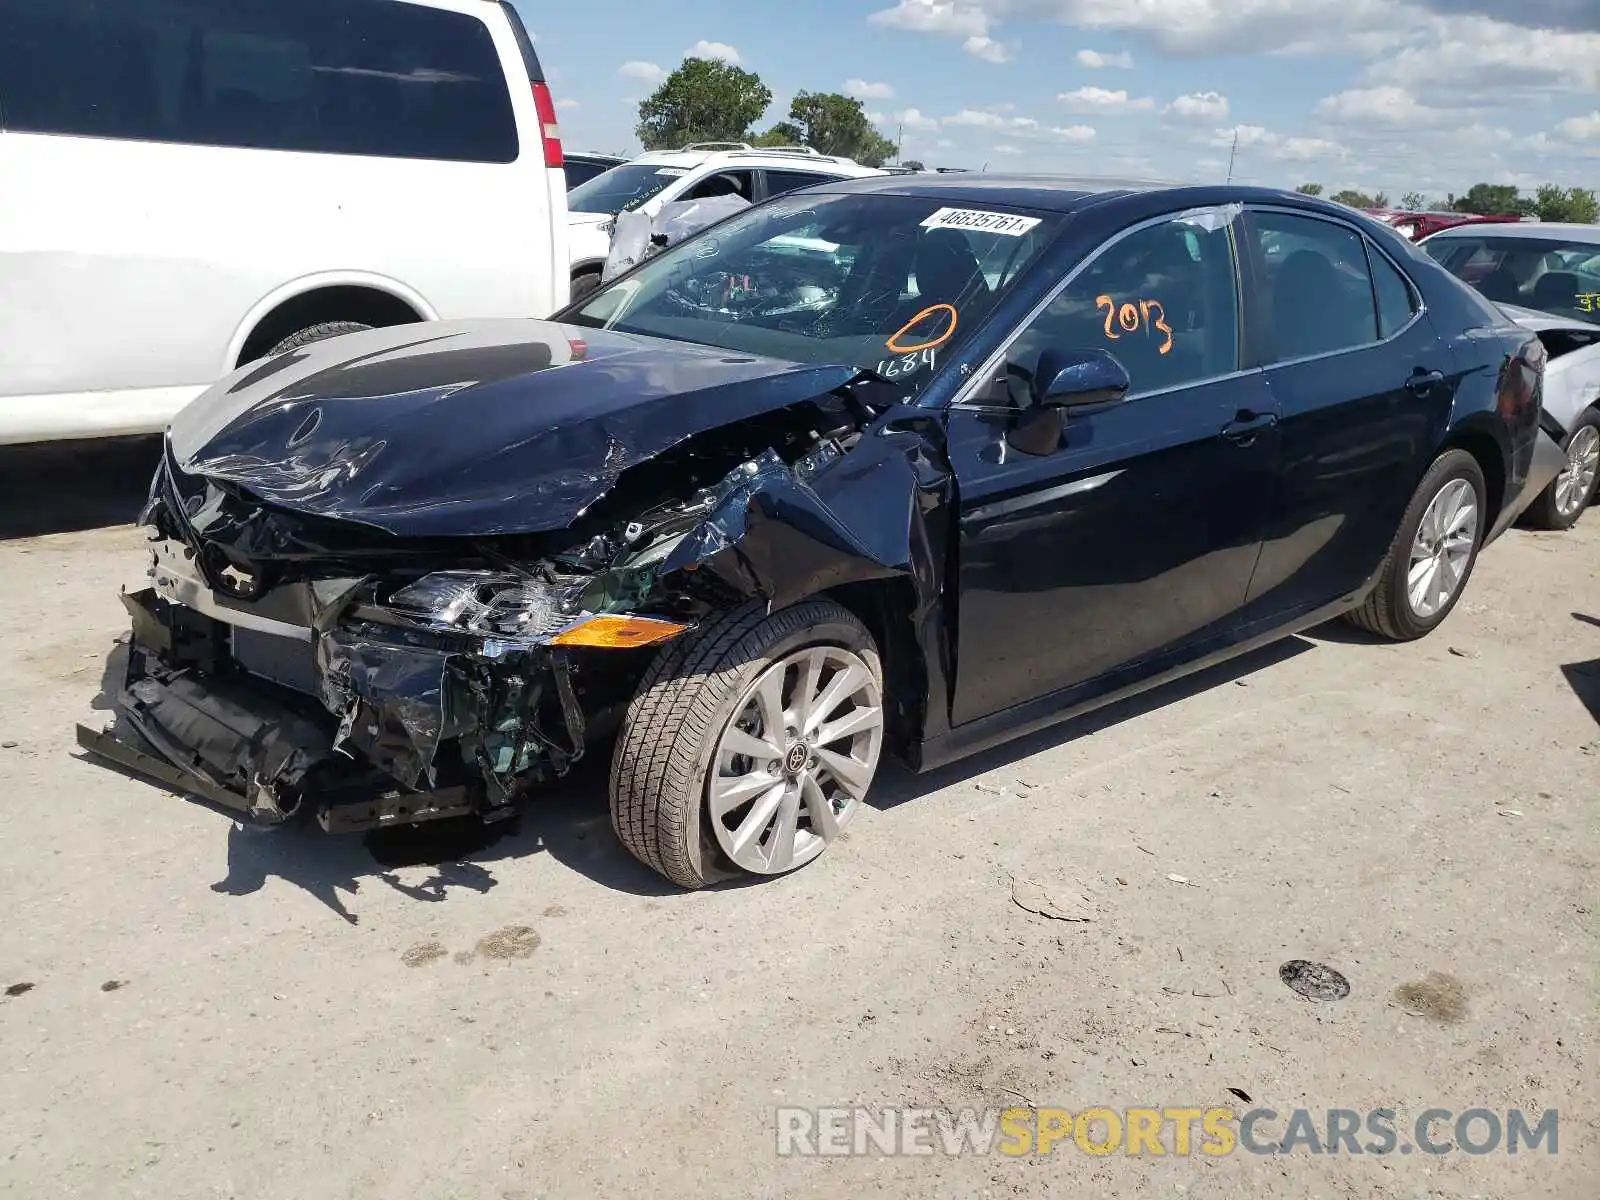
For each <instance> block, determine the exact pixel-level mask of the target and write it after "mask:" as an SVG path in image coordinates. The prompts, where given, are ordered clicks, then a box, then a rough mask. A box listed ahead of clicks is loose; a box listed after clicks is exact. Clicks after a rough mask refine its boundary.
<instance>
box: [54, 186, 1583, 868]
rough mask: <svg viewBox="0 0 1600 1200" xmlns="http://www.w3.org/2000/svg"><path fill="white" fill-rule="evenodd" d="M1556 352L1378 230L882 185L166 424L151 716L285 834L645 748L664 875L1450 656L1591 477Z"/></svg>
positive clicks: (487, 789)
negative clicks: (1013, 770) (1565, 441)
mask: <svg viewBox="0 0 1600 1200" xmlns="http://www.w3.org/2000/svg"><path fill="white" fill-rule="evenodd" d="M1543 369H1544V351H1543V349H1542V347H1541V346H1540V343H1539V342H1538V340H1537V339H1536V338H1534V337H1533V336H1532V335H1529V334H1527V333H1526V332H1525V331H1522V330H1521V329H1519V327H1517V326H1516V325H1514V324H1512V323H1510V322H1509V321H1508V320H1507V319H1506V318H1505V317H1504V316H1502V315H1501V314H1500V313H1499V312H1498V310H1496V309H1494V308H1493V307H1491V306H1489V305H1487V304H1486V303H1484V302H1483V301H1481V300H1479V299H1478V298H1477V296H1476V295H1475V294H1474V293H1472V292H1471V291H1470V290H1469V289H1467V288H1466V287H1464V286H1463V285H1461V284H1460V283H1458V282H1457V281H1456V280H1455V279H1453V278H1452V277H1450V276H1449V275H1448V274H1447V273H1445V272H1444V271H1443V270H1442V269H1441V268H1440V267H1438V266H1437V265H1436V264H1434V263H1433V262H1432V261H1431V260H1429V259H1428V258H1426V257H1423V256H1421V255H1419V254H1418V253H1417V252H1416V251H1415V250H1414V249H1413V248H1412V247H1411V245H1410V244H1409V243H1408V242H1406V241H1405V240H1404V239H1402V238H1400V237H1399V236H1397V235H1395V234H1394V233H1393V232H1391V231H1389V230H1387V229H1386V228H1384V227H1382V226H1379V225H1377V224H1376V223H1374V222H1371V221H1368V220H1366V219H1365V218H1363V217H1361V216H1360V215H1359V214H1357V213H1355V212H1354V211H1352V210H1349V209H1346V208H1343V207H1341V206H1338V205H1334V204H1330V203H1326V202H1323V201H1319V200H1315V199H1312V198H1309V197H1305V196H1300V195H1289V194H1282V193H1277V192H1271V191H1264V190H1253V189H1241V188H1184V189H1149V190H1129V189H1119V190H1109V191H1096V190H1092V189H1087V188H1084V189H1076V188H1072V187H1069V186H1066V185H1064V184H1062V183H1060V182H1055V183H1052V182H1049V181H1043V180H1031V179H1021V178H1017V179H1008V178H1003V177H995V176H985V177H982V178H978V179H975V178H973V177H970V176H965V177H962V176H956V177H937V178H929V177H925V176H915V177H913V176H885V177H880V178H876V179H866V180H859V181H855V182H850V183H840V184H836V185H828V186H827V187H826V189H825V190H821V191H817V190H813V191H807V192H800V193H794V194H791V195H788V196H785V197H782V198H779V199H777V200H774V201H772V202H769V203H767V204H764V205H761V206H759V207H756V208H753V209H749V210H747V211H744V212H741V213H739V214H737V215H736V216H734V217H732V218H729V219H727V220H725V221H723V222H721V223H719V224H717V225H716V226H714V227H712V228H710V229H708V230H706V231H704V232H702V233H700V234H699V235H697V236H695V237H693V238H691V239H689V240H687V241H685V242H683V243H682V244H680V245H678V246H674V247H672V248H671V249H668V250H666V251H665V252H663V253H661V254H660V255H659V256H657V257H655V258H652V259H648V260H647V261H645V262H644V263H643V264H641V265H640V266H638V267H636V268H635V269H634V270H632V271H631V272H629V273H628V274H626V275H623V276H621V277H619V278H617V279H616V280H614V281H613V282H611V283H609V284H608V285H606V286H605V287H603V288H601V289H600V290H599V291H598V292H595V293H593V294H591V295H589V296H587V297H585V298H584V300H583V301H581V302H579V303H578V304H575V305H574V306H573V307H572V308H571V309H569V310H567V311H565V312H563V313H560V314H557V317H556V318H555V319H553V320H551V321H531V320H530V321H484V322H472V323H451V324H424V325H409V326H404V327H400V328H392V329H380V330H373V331H370V332H363V333H357V334H351V335H347V336H344V337H340V338H336V339H333V340H331V341H327V342H324V343H321V344H317V345H312V346H307V347H303V348H301V349H299V350H295V351H292V352H290V353H287V354H284V355H282V356H280V357H277V358H272V359H269V360H266V361H264V362H260V363H257V364H253V365H251V366H248V367H245V368H243V369H241V370H240V371H238V372H237V373H235V374H234V375H232V376H230V377H228V378H226V379H224V380H222V381H221V382H220V383H218V384H217V385H216V386H215V387H213V388H212V389H211V390H210V391H209V392H207V393H206V394H205V395H204V396H202V397H201V398H200V399H199V400H197V401H196V402H195V403H194V404H193V405H192V406H191V407H190V408H188V409H187V410H186V411H185V412H183V413H182V414H181V415H180V417H179V418H178V419H177V420H176V421H175V422H174V424H173V426H172V429H171V430H170V433H169V435H168V438H167V441H166V447H165V459H164V462H163V464H162V466H161V468H160V470H159V472H158V474H157V477H156V479H155V482H154V485H153V488H152V492H151V496H150V501H149V505H148V507H147V509H146V511H145V513H144V516H143V520H144V523H145V524H147V525H148V526H150V527H151V531H152V532H151V538H152V549H153V565H152V569H151V584H150V586H149V588H147V589H145V590H143V591H140V592H137V593H133V594H129V595H127V596H125V602H126V604H127V607H128V609H129V611H130V613H131V614H132V618H133V638H132V645H131V653H130V659H129V667H128V676H127V681H126V685H125V687H124V688H123V690H122V693H121V696H120V703H119V713H120V717H121V720H120V721H119V722H118V724H117V726H116V727H115V728H114V729H113V730H111V731H108V732H106V733H101V732H98V731H94V730H88V729H84V730H81V731H80V738H81V740H82V742H83V744H84V745H86V746H87V747H89V748H91V749H93V750H95V751H97V752H98V753H100V754H102V755H105V756H107V757H110V758H112V759H115V760H117V761H118V762H120V763H122V764H123V765H125V766H128V767H130V768H133V769H135V770H137V771H139V772H142V773H144V774H146V775H148V776H151V777H153V778H156V779H158V780H161V781H163V782H165V783H166V784H168V785H169V786H171V787H174V788H177V789H181V790H184V791H186V792H188V793H190V794H193V795H197V796H200V797H202V798H205V799H208V800H210V801H212V802H214V803H217V804H221V805H224V806H227V807H229V808H232V809H235V810H237V811H239V812H242V813H247V814H249V815H250V816H251V817H252V818H254V819H257V820H260V821H265V822H283V821H287V820H288V819H290V818H291V817H294V816H296V814H304V815H306V816H307V817H314V818H315V819H316V820H318V821H319V822H320V823H321V825H322V826H323V827H324V828H326V829H329V830H334V831H340V830H357V829H368V828H373V827H377V826H383V825H391V824H397V823H412V822H420V821H426V820H431V819H437V818H442V817H476V818H481V819H482V820H485V821H494V820H498V819H502V818H504V817H507V816H510V815H512V814H514V813H515V812H517V811H518V810H519V809H520V808H521V807H522V806H524V805H526V804H529V803H536V802H537V800H538V797H539V794H540V789H541V786H544V785H547V784H548V783H549V782H550V781H551V780H553V779H555V778H557V777H559V776H561V775H562V774H564V773H565V772H566V771H567V770H568V768H569V767H570V766H571V765H572V764H573V763H574V762H575V761H577V760H578V759H579V758H580V757H581V756H582V755H583V754H584V753H585V752H586V751H588V750H590V749H591V748H596V747H606V746H614V748H613V749H612V750H611V754H612V759H611V762H612V766H611V783H610V802H611V811H612V816H613V821H614V825H615V828H616V831H617V833H618V835H619V836H620V837H621V839H622V841H623V842H624V844H625V845H626V846H627V848H628V849H629V850H630V851H632V853H634V854H635V855H636V856H638V858H640V859H641V860H643V861H644V862H646V863H648V864H649V865H650V866H651V867H654V868H655V869H656V870H657V871H659V872H661V873H662V874H663V875H665V876H666V877H667V878H669V879H671V880H672V881H673V882H675V883H677V884H680V885H682V886H684V887H691V888H692V887H698V886H701V885H703V884H705V883H707V882H708V881H710V880H713V879H716V878H719V877H724V876H726V875H729V874H736V873H753V874H757V875H776V874H781V873H783V872H786V871H789V870H791V869H793V868H796V867H799V866H801V865H803V864H805V863H807V862H809V861H811V860H812V859H814V858H816V856H817V855H819V854H821V853H822V851H823V850H825V849H826V848H827V847H828V846H829V845H830V844H831V843H832V842H833V841H835V840H836V839H837V837H838V836H839V833H840V831H841V830H842V829H844V828H845V827H846V826H847V825H848V824H849V823H850V821H851V819H852V818H853V817H854V816H855V814H856V813H857V811H858V809H859V807H860V805H861V804H862V803H863V801H864V800H865V798H866V797H867V795H868V792H869V789H870V788H871V787H872V784H873V780H874V777H875V776H876V775H877V773H878V771H879V768H880V765H881V763H882V762H883V760H884V758H885V757H886V756H887V755H895V756H897V757H899V758H901V759H903V760H905V761H906V762H908V763H910V764H911V765H912V766H913V767H915V768H928V767H931V766H935V765H937V764H940V763H943V762H946V761H948V760H950V759H952V758H955V757H957V756H959V755H962V754H966V753H969V752H971V751H974V750H977V749H981V748H984V747H987V746H990V745H993V744H995V743H997V742H999V741H1001V740H1003V739H1005V738H1007V737H1010V736H1013V735H1015V734H1018V733H1023V732H1026V731H1028V730H1031V729H1035V728H1038V727H1040V726H1042V725H1045V724H1048V723H1050V722H1053V721H1058V720H1061V719H1063V718H1065V717H1068V716H1071V715H1073V714H1076V713H1079V712H1082V711H1083V710H1085V709H1087V708H1090V707H1093V706H1096V705H1100V704H1104V703H1106V702H1108V701H1111V700H1114V699H1116V698H1119V697H1121V696H1125V695H1128V694H1130V693H1132V692H1134V691H1137V690H1140V689H1143V688H1147V687H1150V686H1152V685H1153V684H1156V683H1158V682H1160V681H1163V680H1166V679H1171V678H1173V677H1174V676H1177V675H1180V674H1183V673H1186V672H1191V671H1194V670H1196V669H1198V668H1200V667H1203V666H1205V665H1207V664H1209V663H1212V662H1215V661H1217V660H1218V659H1221V658H1224V657H1227V656H1231V655H1236V654H1239V653H1242V652H1243V651H1245V650H1248V649H1250V648H1252V647H1254V646H1258V645H1260V644H1262V643H1263V642H1266V641H1268V640H1271V639H1274V638H1279V637H1283V636H1285V635H1287V634H1290V633H1292V632H1294V631H1296V630H1299V629H1303V628H1306V627H1308V626H1311V625H1314V624H1316V623H1318V622H1321V621H1325V620H1327V619H1329V618H1331V617H1334V616H1339V615H1342V616H1345V617H1348V618H1349V619H1350V620H1352V621H1354V622H1356V623H1357V624H1359V625H1361V626H1362V627H1364V628H1366V629H1367V630H1370V631H1371V632H1373V633H1374V634H1377V635H1380V636H1383V637H1387V638H1393V639H1411V638H1417V637H1421V636H1423V635H1425V634H1427V633H1428V632H1430V631H1431V630H1432V629H1434V628H1435V627H1437V626H1438V625H1439V623H1440V622H1442V621H1443V620H1444V619H1445V618H1446V617H1447V616H1448V614H1449V613H1450V610H1451V608H1452V607H1453V606H1454V605H1455V603H1456V602H1457V601H1458V599H1459V598H1460V596H1461V594H1462V589H1463V588H1464V587H1465V586H1466V584H1467V581H1468V578H1469V577H1470V575H1471V573H1472V568H1473V563H1474V561H1475V558H1476V556H1477V554H1478V551H1479V550H1480V548H1481V547H1483V546H1484V545H1485V544H1486V543H1487V542H1489V541H1490V540H1491V539H1493V538H1494V537H1495V536H1497V535H1498V534H1499V533H1500V532H1501V531H1503V530H1504V529H1505V528H1506V527H1507V526H1508V525H1509V524H1510V523H1511V522H1512V521H1513V520H1514V519H1515V518H1516V517H1517V515H1518V514H1519V513H1520V512H1521V511H1522V510H1523V508H1525V507H1526V505H1527V504H1528V503H1529V502H1530V501H1531V500H1532V499H1533V498H1534V497H1535V496H1537V495H1538V494H1539V492H1540V491H1542V490H1543V488H1544V487H1545V485H1546V484H1547V483H1548V482H1549V481H1550V479H1551V478H1552V477H1553V476H1554V474H1555V473H1556V472H1557V471H1558V470H1559V469H1560V467H1561V464H1562V461H1563V459H1562V456H1561V454H1560V451H1559V449H1558V448H1556V447H1555V446H1554V444H1553V443H1552V442H1550V441H1549V439H1548V438H1547V437H1545V436H1544V435H1543V434H1541V432H1540V406H1541V386H1542V380H1543Z"/></svg>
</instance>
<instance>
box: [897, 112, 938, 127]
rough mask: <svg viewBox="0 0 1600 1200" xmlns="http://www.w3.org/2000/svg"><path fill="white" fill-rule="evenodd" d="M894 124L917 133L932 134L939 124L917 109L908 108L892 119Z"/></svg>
mask: <svg viewBox="0 0 1600 1200" xmlns="http://www.w3.org/2000/svg"><path fill="white" fill-rule="evenodd" d="M894 120H895V123H896V124H899V125H904V126H905V127H906V128H907V129H911V130H915V131H916V132H918V133H932V132H933V131H934V130H935V129H938V128H939V122H938V121H937V120H936V119H934V118H933V117H930V116H928V115H927V114H925V113H923V112H922V111H920V110H919V109H915V108H908V109H906V110H905V111H903V112H902V113H900V115H899V116H897V117H895V118H894Z"/></svg>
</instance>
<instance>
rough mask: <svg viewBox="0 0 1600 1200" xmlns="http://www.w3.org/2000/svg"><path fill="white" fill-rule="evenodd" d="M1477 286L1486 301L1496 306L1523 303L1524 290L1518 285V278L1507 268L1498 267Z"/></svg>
mask: <svg viewBox="0 0 1600 1200" xmlns="http://www.w3.org/2000/svg"><path fill="white" fill-rule="evenodd" d="M1475 286H1476V287H1477V289H1478V291H1479V292H1480V293H1481V294H1482V295H1483V297H1484V298H1485V299H1487V300H1493V301H1494V302H1495V303H1496V304H1521V303H1522V289H1521V287H1519V286H1518V285H1517V277H1516V276H1515V275H1514V274H1512V273H1511V272H1510V271H1509V270H1507V269H1506V268H1505V267H1496V268H1495V269H1494V270H1493V271H1491V272H1489V274H1487V275H1485V276H1484V277H1483V278H1482V279H1480V280H1479V281H1478V282H1477V284H1476V285H1475Z"/></svg>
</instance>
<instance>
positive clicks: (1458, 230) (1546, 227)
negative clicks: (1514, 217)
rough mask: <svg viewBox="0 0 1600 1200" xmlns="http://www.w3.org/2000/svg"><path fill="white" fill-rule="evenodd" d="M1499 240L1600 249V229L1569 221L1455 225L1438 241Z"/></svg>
mask: <svg viewBox="0 0 1600 1200" xmlns="http://www.w3.org/2000/svg"><path fill="white" fill-rule="evenodd" d="M1461 237H1472V238H1480V239H1482V238H1499V239H1505V240H1508V241H1509V240H1512V239H1515V240H1517V241H1542V242H1586V243H1588V244H1590V245H1594V246H1600V225H1578V224H1575V223H1573V222H1569V221H1525V222H1523V223H1522V224H1520V225H1510V224H1506V225H1492V224H1486V225H1454V226H1452V227H1450V228H1449V229H1441V230H1440V231H1439V232H1438V233H1436V234H1434V235H1433V237H1430V238H1428V239H1427V240H1428V241H1430V242H1431V241H1433V240H1434V239H1435V238H1440V239H1449V238H1461Z"/></svg>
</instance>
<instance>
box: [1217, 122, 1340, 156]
mask: <svg viewBox="0 0 1600 1200" xmlns="http://www.w3.org/2000/svg"><path fill="white" fill-rule="evenodd" d="M1235 138H1237V139H1238V145H1239V156H1240V158H1244V157H1246V156H1247V155H1257V154H1258V155H1260V156H1262V157H1264V158H1269V159H1273V160H1275V161H1278V162H1311V161H1314V160H1317V159H1345V158H1349V157H1350V150H1349V148H1348V147H1346V146H1344V145H1341V144H1340V143H1339V142H1335V141H1332V140H1330V139H1328V138H1317V137H1286V136H1284V135H1283V134H1280V133H1274V132H1272V131H1271V130H1270V129H1266V128H1264V127H1262V126H1260V125H1235V126H1234V127H1233V128H1232V129H1218V130H1217V131H1216V132H1215V133H1213V134H1212V135H1211V137H1210V138H1208V139H1207V144H1208V145H1210V146H1213V147H1215V148H1216V149H1219V150H1227V149H1230V148H1231V147H1232V146H1233V144H1234V139H1235Z"/></svg>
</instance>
